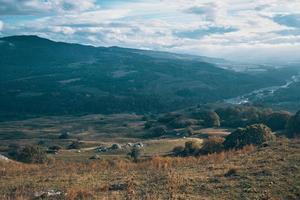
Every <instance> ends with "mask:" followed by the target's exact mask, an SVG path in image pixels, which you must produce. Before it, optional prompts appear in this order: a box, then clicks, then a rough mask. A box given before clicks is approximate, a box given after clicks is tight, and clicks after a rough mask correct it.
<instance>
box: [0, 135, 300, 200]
mask: <svg viewBox="0 0 300 200" xmlns="http://www.w3.org/2000/svg"><path fill="white" fill-rule="evenodd" d="M299 152H300V141H299V140H294V141H288V140H280V141H279V142H277V143H276V144H274V145H271V146H268V147H264V148H259V149H256V148H255V147H253V146H247V147H245V148H244V149H241V150H239V151H228V152H222V153H218V154H210V155H207V156H200V157H186V158H177V157H160V156H154V157H152V158H149V159H144V160H142V161H140V162H138V163H132V162H130V161H127V160H124V159H115V160H113V161H112V160H99V161H86V162H64V161H55V162H53V163H50V164H47V165H28V164H21V163H15V162H10V163H5V162H3V163H2V162H0V175H1V182H0V188H1V190H0V199H3V200H5V199H32V197H33V194H34V193H35V192H39V191H47V190H50V189H55V190H59V191H62V192H63V193H65V194H66V199H70V200H75V199H291V200H292V199H295V200H296V199H299V197H300V181H299V180H300V168H299V165H300V153H299ZM230 170H235V175H234V176H225V174H226V173H228V172H229V171H230ZM112 185H122V186H124V187H123V188H121V187H120V189H114V190H112V189H111V188H112Z"/></svg>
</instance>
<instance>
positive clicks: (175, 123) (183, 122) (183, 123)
mask: <svg viewBox="0 0 300 200" xmlns="http://www.w3.org/2000/svg"><path fill="white" fill-rule="evenodd" d="M194 124H197V121H196V120H193V119H186V118H183V117H179V118H176V119H174V120H172V121H171V122H170V123H168V126H169V127H171V128H175V129H176V128H186V127H189V126H191V125H194Z"/></svg>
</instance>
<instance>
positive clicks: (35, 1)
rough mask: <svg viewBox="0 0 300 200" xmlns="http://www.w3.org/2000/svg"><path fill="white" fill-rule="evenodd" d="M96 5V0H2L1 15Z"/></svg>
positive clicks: (68, 10)
mask: <svg viewBox="0 0 300 200" xmlns="http://www.w3.org/2000/svg"><path fill="white" fill-rule="evenodd" d="M95 7H97V6H96V2H95V0H76V1H75V0H47V1H44V0H0V15H36V14H45V13H47V14H52V13H56V12H70V11H83V10H88V9H92V8H95Z"/></svg>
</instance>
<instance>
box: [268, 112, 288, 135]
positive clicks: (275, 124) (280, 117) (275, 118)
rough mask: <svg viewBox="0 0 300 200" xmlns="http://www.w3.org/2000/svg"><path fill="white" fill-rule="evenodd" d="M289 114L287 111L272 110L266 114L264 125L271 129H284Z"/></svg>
mask: <svg viewBox="0 0 300 200" xmlns="http://www.w3.org/2000/svg"><path fill="white" fill-rule="evenodd" d="M291 116H292V115H291V113H289V112H274V113H272V114H270V115H268V116H267V119H266V125H267V126H269V127H270V128H271V129H272V130H273V131H278V130H284V129H285V128H286V125H287V122H288V121H289V119H290V118H291Z"/></svg>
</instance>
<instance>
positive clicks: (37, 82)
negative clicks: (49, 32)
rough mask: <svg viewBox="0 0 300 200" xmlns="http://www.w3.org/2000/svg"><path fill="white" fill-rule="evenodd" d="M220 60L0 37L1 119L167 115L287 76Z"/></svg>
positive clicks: (42, 39)
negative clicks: (247, 69)
mask: <svg viewBox="0 0 300 200" xmlns="http://www.w3.org/2000/svg"><path fill="white" fill-rule="evenodd" d="M220 62H223V60H222V59H213V58H206V57H198V56H190V55H180V54H173V53H167V52H156V51H145V50H137V49H127V48H120V47H108V48H106V47H93V46H84V45H79V44H69V43H63V42H54V41H51V40H48V39H44V38H40V37H37V36H11V37H4V38H0V113H2V117H4V118H6V117H9V116H23V115H28V114H29V115H66V114H86V113H118V112H137V113H149V112H165V111H170V110H173V109H179V108H183V107H185V106H189V105H193V104H198V103H210V102H216V101H221V100H224V99H228V98H232V97H235V96H238V95H242V94H244V93H248V92H251V91H252V90H255V89H258V88H261V87H268V86H272V85H276V84H282V83H283V82H284V79H285V77H287V76H289V75H290V74H289V73H287V74H286V75H284V74H282V73H281V76H280V77H278V76H271V75H270V74H272V73H273V71H272V72H268V73H258V74H246V73H241V72H234V71H231V70H226V69H222V68H220V67H217V66H216V65H215V64H213V63H220ZM224 62H225V61H224ZM274 73H278V71H276V72H274ZM266 79H267V81H266Z"/></svg>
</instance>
